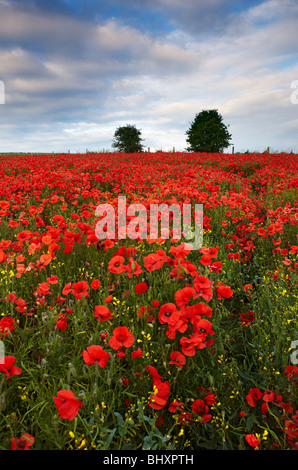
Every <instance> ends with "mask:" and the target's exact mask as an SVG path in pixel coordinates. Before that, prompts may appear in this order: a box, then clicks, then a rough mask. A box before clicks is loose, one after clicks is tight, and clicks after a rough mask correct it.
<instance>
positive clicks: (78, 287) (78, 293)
mask: <svg viewBox="0 0 298 470" xmlns="http://www.w3.org/2000/svg"><path fill="white" fill-rule="evenodd" d="M72 288H73V294H74V296H75V298H76V299H78V300H80V299H81V298H82V295H84V296H85V297H89V294H88V289H89V286H88V284H87V282H86V281H79V282H74V283H73V285H72Z"/></svg>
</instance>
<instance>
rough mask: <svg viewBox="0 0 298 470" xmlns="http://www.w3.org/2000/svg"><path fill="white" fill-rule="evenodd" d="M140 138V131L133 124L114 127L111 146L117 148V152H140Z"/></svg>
mask: <svg viewBox="0 0 298 470" xmlns="http://www.w3.org/2000/svg"><path fill="white" fill-rule="evenodd" d="M142 140H143V139H141V131H140V130H139V129H137V128H136V126H135V125H132V124H127V125H126V126H121V127H118V128H117V129H116V131H115V134H114V140H113V143H112V147H114V148H116V149H118V151H119V152H125V153H136V152H142V151H143V145H142V144H141V142H142Z"/></svg>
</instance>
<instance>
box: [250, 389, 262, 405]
mask: <svg viewBox="0 0 298 470" xmlns="http://www.w3.org/2000/svg"><path fill="white" fill-rule="evenodd" d="M262 395H263V394H262V392H261V391H260V390H259V389H258V388H257V387H254V388H251V389H250V390H249V392H248V394H247V395H246V401H247V403H248V404H249V405H250V406H252V407H253V408H254V407H255V406H256V404H257V401H259V400H260V399H261V398H262Z"/></svg>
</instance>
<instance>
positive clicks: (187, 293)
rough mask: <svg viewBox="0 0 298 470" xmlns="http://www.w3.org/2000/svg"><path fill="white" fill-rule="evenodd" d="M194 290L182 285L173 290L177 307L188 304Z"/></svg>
mask: <svg viewBox="0 0 298 470" xmlns="http://www.w3.org/2000/svg"><path fill="white" fill-rule="evenodd" d="M195 292H196V291H195V290H194V289H193V288H192V287H184V288H183V289H179V290H177V291H176V292H175V302H176V305H177V306H178V307H184V305H186V304H188V303H189V301H190V299H191V298H192V297H193V295H194V294H195Z"/></svg>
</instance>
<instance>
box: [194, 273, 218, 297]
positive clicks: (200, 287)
mask: <svg viewBox="0 0 298 470" xmlns="http://www.w3.org/2000/svg"><path fill="white" fill-rule="evenodd" d="M213 284H214V282H213V281H210V279H208V278H207V277H206V276H203V275H202V274H199V275H198V276H196V277H195V279H194V281H193V287H194V289H195V291H196V293H195V294H194V296H193V298H194V299H196V298H197V297H200V296H202V297H203V298H204V299H205V300H206V302H209V300H211V299H212V297H213V291H212V285H213Z"/></svg>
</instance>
